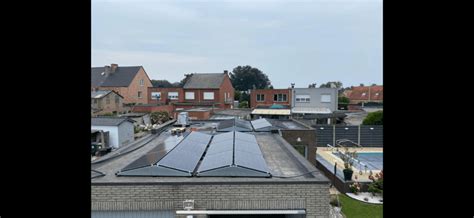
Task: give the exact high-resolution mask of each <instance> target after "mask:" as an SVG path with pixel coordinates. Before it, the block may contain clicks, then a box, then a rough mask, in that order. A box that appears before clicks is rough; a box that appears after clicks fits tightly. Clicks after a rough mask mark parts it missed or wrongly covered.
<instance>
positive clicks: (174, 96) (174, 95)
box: [168, 92, 179, 100]
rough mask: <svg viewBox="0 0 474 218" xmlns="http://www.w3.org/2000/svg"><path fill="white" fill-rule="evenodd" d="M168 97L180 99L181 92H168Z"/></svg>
mask: <svg viewBox="0 0 474 218" xmlns="http://www.w3.org/2000/svg"><path fill="white" fill-rule="evenodd" d="M175 93H176V94H175ZM168 99H170V100H178V99H179V93H178V92H168Z"/></svg>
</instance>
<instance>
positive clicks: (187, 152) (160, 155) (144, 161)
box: [117, 132, 212, 176]
mask: <svg viewBox="0 0 474 218" xmlns="http://www.w3.org/2000/svg"><path fill="white" fill-rule="evenodd" d="M211 137H212V136H211V135H207V134H204V133H199V132H191V133H190V134H189V135H187V136H186V137H185V138H184V139H183V140H181V142H180V143H178V144H177V145H176V146H174V148H173V149H172V150H170V151H169V152H168V150H169V149H170V147H168V148H167V149H168V150H166V149H163V147H160V148H161V150H160V148H159V146H157V147H156V148H154V149H153V150H152V151H150V152H149V153H148V154H146V155H143V156H142V157H140V158H139V159H137V160H135V161H134V162H132V163H131V164H129V165H128V166H127V167H125V168H124V169H122V171H121V172H118V173H117V175H118V176H192V173H193V171H194V169H195V168H196V165H197V164H198V162H199V160H200V159H201V157H202V155H203V153H204V151H205V149H206V147H207V144H208V143H209V141H210V140H211ZM164 147H165V148H166V147H167V146H164ZM152 164H155V165H152Z"/></svg>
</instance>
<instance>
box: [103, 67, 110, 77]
mask: <svg viewBox="0 0 474 218" xmlns="http://www.w3.org/2000/svg"><path fill="white" fill-rule="evenodd" d="M109 74H110V66H108V65H105V67H104V75H102V76H108V75H109Z"/></svg>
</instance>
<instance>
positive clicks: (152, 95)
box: [151, 92, 161, 100]
mask: <svg viewBox="0 0 474 218" xmlns="http://www.w3.org/2000/svg"><path fill="white" fill-rule="evenodd" d="M156 94H158V95H159V96H158V98H156V97H155V95H156ZM151 99H153V100H161V92H152V93H151Z"/></svg>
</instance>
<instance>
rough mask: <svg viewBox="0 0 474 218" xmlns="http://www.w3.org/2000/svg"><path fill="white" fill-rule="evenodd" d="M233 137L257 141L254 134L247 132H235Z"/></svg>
mask: <svg viewBox="0 0 474 218" xmlns="http://www.w3.org/2000/svg"><path fill="white" fill-rule="evenodd" d="M235 139H238V140H242V141H248V142H253V143H255V144H256V143H257V139H256V138H255V136H254V135H252V134H249V133H242V132H235Z"/></svg>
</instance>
